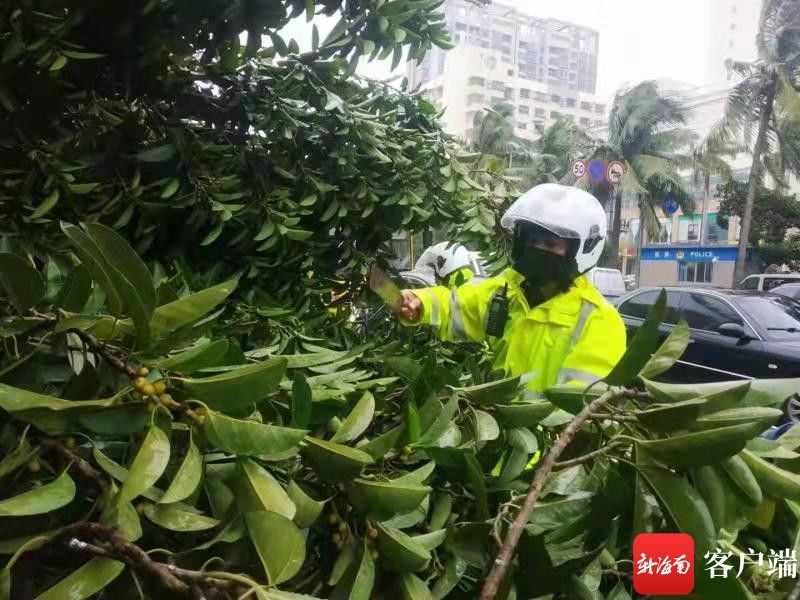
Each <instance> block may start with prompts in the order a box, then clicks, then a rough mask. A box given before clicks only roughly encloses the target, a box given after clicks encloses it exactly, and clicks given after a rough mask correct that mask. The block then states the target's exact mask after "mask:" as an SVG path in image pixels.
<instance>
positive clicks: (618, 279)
mask: <svg viewBox="0 0 800 600" xmlns="http://www.w3.org/2000/svg"><path fill="white" fill-rule="evenodd" d="M586 277H588V278H589V281H591V282H592V283H593V284H594V286H595V287H596V288H597V289H598V290H600V293H601V294H603V296H605V297H606V299H607V300H612V301H613V300H616V299H617V298H619V297H620V296H622V295H623V294H624V293H625V292H626V291H627V289H626V288H625V279H624V278H623V277H622V271H620V270H619V269H603V268H601V267H595V268H594V269H592V270H590V271H589V272H588V273H587V274H586Z"/></svg>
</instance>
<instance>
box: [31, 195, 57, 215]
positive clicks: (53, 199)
mask: <svg viewBox="0 0 800 600" xmlns="http://www.w3.org/2000/svg"><path fill="white" fill-rule="evenodd" d="M60 195H61V192H60V191H59V190H58V188H54V189H53V191H52V192H50V193H49V194H47V196H45V198H44V200H42V203H41V204H40V205H39V206H37V207H36V210H34V211H33V212H32V213H31V219H41V218H42V217H43V216H45V215H46V214H47V213H49V212H50V211H51V210H53V208H54V207H55V205H56V204H58V198H59V196H60Z"/></svg>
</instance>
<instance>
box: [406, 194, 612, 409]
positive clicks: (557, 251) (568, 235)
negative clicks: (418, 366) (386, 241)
mask: <svg viewBox="0 0 800 600" xmlns="http://www.w3.org/2000/svg"><path fill="white" fill-rule="evenodd" d="M500 224H501V226H502V227H503V229H504V230H505V231H506V232H507V233H509V234H510V235H511V236H512V239H513V247H512V254H511V258H512V264H513V268H509V269H507V270H506V271H505V272H503V273H502V274H501V275H499V276H498V277H494V278H491V279H487V280H485V281H482V282H477V283H474V282H473V283H470V284H469V285H464V286H461V287H458V288H455V287H453V288H447V287H443V286H441V287H430V288H423V289H416V290H413V291H412V290H404V291H403V304H402V306H401V308H400V309H399V311H398V313H399V317H400V319H401V322H403V323H404V324H405V325H409V326H411V325H428V326H431V327H432V328H433V329H434V331H436V332H437V334H438V336H439V337H440V338H441V339H443V340H447V341H458V340H464V341H467V340H472V341H479V342H480V341H488V342H489V345H490V347H491V348H492V349H493V350H494V351H495V356H494V368H495V369H499V370H503V371H505V373H506V374H507V376H511V377H514V376H519V377H520V378H521V383H522V384H523V385H525V389H526V393H525V396H526V397H529V398H536V397H541V392H542V391H544V390H545V389H547V388H549V387H552V386H553V385H557V384H568V385H575V386H585V385H587V384H590V383H593V382H595V381H596V380H598V379H602V378H603V377H605V376H606V375H608V373H609V372H610V371H611V369H612V368H613V367H614V365H616V363H617V361H618V360H619V359H620V358H621V357H622V355H623V353H624V352H625V344H626V335H625V327H624V325H623V322H622V319H621V318H620V316H619V314H618V313H617V311H616V310H615V309H614V307H612V306H611V305H610V304H609V303H608V302H607V301H606V299H605V298H604V297H603V296H602V294H601V293H600V292H599V291H598V290H597V288H595V287H594V285H592V284H591V283H590V282H589V281H588V280H587V278H586V277H585V273H586V272H587V271H589V270H590V269H591V268H592V267H594V266H595V265H596V264H597V262H598V260H599V259H600V255H601V254H602V252H603V246H604V244H605V238H606V230H607V224H606V214H605V212H604V211H603V208H602V206H600V203H599V202H598V201H597V200H596V199H595V198H594V196H592V195H591V194H589V193H587V192H585V191H583V190H580V189H578V188H574V187H567V186H562V185H557V184H544V185H540V186H537V187H535V188H533V189H531V190H529V191H528V192H526V193H525V194H523V195H522V196H520V198H519V199H517V201H516V202H514V204H512V206H511V207H510V208H509V209H508V211H507V212H506V213H505V215H503V217H502V220H501V222H500ZM487 330H488V331H487Z"/></svg>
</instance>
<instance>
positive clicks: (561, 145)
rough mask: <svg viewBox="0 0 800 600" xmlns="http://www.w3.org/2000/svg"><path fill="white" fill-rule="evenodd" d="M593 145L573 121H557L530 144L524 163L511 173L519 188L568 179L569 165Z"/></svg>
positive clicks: (589, 151)
mask: <svg viewBox="0 0 800 600" xmlns="http://www.w3.org/2000/svg"><path fill="white" fill-rule="evenodd" d="M596 145H597V144H596V142H595V140H593V139H592V138H591V137H590V136H589V135H588V134H587V133H586V132H585V131H584V130H583V129H581V128H580V127H579V126H578V125H576V124H575V122H574V121H572V120H570V119H566V118H561V119H558V120H557V121H556V122H555V123H553V124H552V125H550V126H549V127H547V128H546V129H544V131H542V133H541V135H540V136H539V137H538V138H537V139H536V140H535V141H534V142H532V143H531V145H530V154H529V160H528V163H527V164H524V165H519V166H518V168H515V169H513V174H514V175H516V176H518V177H519V179H520V182H521V187H522V188H523V189H530V188H531V187H533V186H535V185H539V184H540V183H556V182H559V181H563V180H565V179H566V180H568V179H569V178H568V175H569V173H570V167H571V165H572V162H573V161H574V160H576V159H578V158H585V157H586V156H588V155H590V154H591V153H592V151H593V150H594V148H595V146H596ZM564 182H566V181H564ZM569 183H571V180H569Z"/></svg>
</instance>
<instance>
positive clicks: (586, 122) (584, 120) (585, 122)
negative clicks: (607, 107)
mask: <svg viewBox="0 0 800 600" xmlns="http://www.w3.org/2000/svg"><path fill="white" fill-rule="evenodd" d="M591 124H592V122H591V121H590V120H589V119H587V118H586V117H581V125H583V126H584V127H590V126H591Z"/></svg>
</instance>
